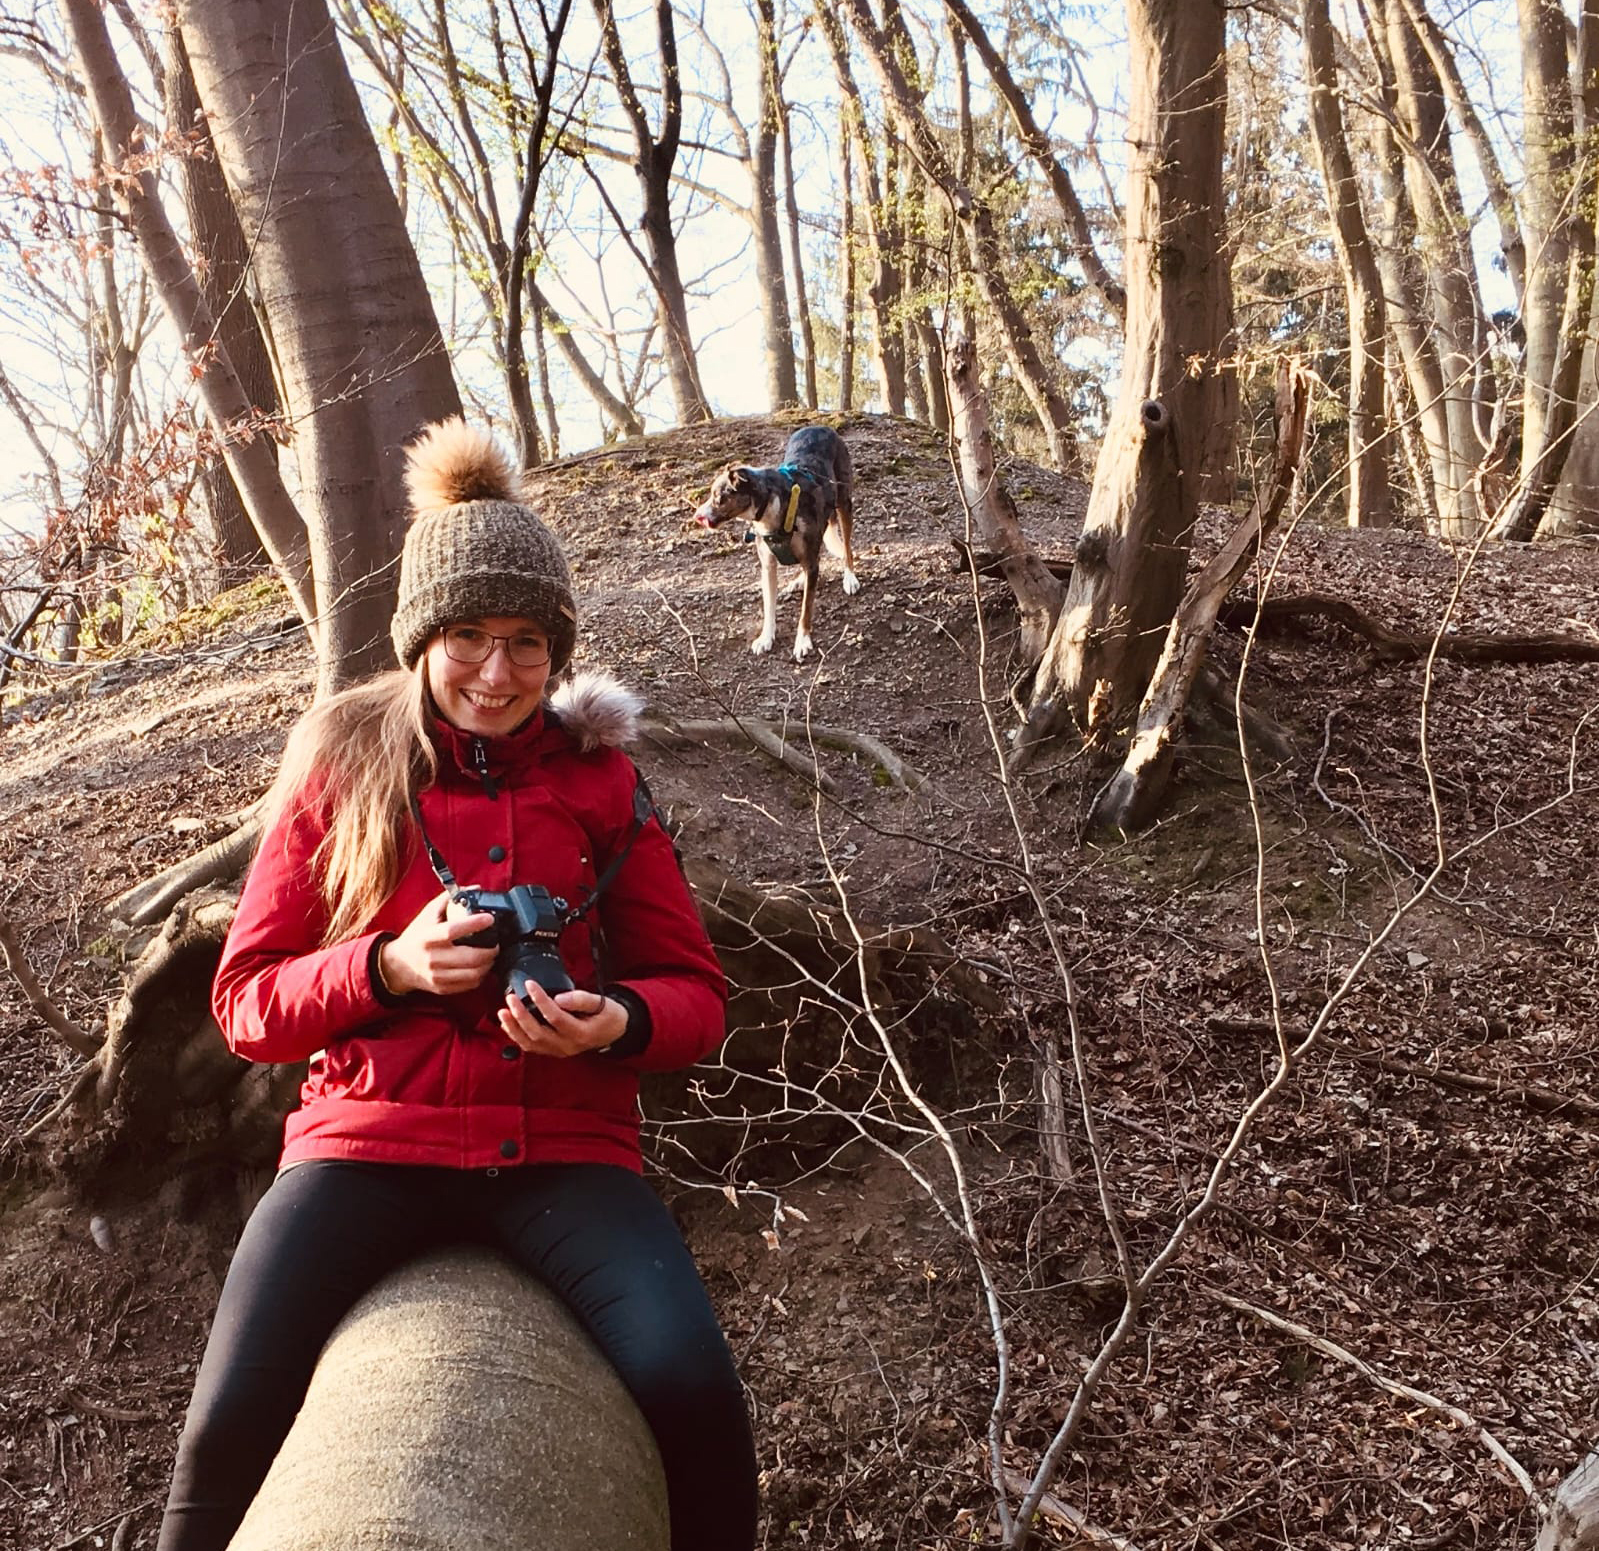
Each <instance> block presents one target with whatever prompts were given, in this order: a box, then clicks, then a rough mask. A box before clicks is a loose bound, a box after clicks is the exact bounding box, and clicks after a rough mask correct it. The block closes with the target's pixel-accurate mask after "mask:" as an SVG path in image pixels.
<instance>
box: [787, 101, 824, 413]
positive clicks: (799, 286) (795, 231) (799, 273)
mask: <svg viewBox="0 0 1599 1551" xmlns="http://www.w3.org/2000/svg"><path fill="white" fill-rule="evenodd" d="M778 110H779V112H780V113H781V114H782V133H783V211H784V214H785V215H786V217H787V219H788V247H789V263H790V267H791V268H792V269H793V271H794V310H795V313H796V314H797V316H798V320H799V334H800V344H801V346H802V347H803V349H804V352H805V407H806V408H807V409H816V408H818V407H819V404H820V399H819V397H818V394H817V386H816V330H815V328H814V327H813V326H812V324H811V303H810V297H809V296H808V295H807V294H806V291H805V253H804V250H803V249H802V248H801V246H800V216H799V198H798V196H797V194H796V192H795V188H794V133H793V131H794V126H793V122H792V116H791V115H790V113H789V107H788V103H787V102H786V101H784V100H783V99H782V98H781V97H780V98H779V99H778Z"/></svg>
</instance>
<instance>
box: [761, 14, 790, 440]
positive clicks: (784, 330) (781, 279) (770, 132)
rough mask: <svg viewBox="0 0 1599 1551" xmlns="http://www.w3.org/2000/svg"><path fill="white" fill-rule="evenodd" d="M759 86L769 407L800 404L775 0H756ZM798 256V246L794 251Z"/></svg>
mask: <svg viewBox="0 0 1599 1551" xmlns="http://www.w3.org/2000/svg"><path fill="white" fill-rule="evenodd" d="M755 14H756V47H757V50H758V52H759V60H760V62H759V71H760V75H759V86H758V90H757V93H756V110H755V143H754V146H753V151H754V156H753V158H752V160H751V163H750V176H751V181H752V187H751V190H750V192H751V196H752V198H751V201H750V205H751V208H750V214H751V216H752V217H753V218H754V221H753V224H754V228H755V285H756V289H757V290H758V291H759V292H760V304H761V327H762V330H763V332H764V333H765V336H766V349H765V355H766V393H767V397H768V398H769V399H770V400H771V404H772V408H773V409H789V408H792V407H793V406H794V405H796V404H798V403H799V379H798V375H797V374H796V372H795V368H794V320H793V317H792V315H791V314H790V312H789V307H788V279H787V276H786V275H785V273H784V270H783V235H782V224H781V221H780V219H779V207H778V203H777V141H778V136H779V135H780V134H781V132H782V127H783V106H782V83H781V82H780V81H779V80H778V78H777V24H776V21H775V18H774V6H773V0H755ZM796 256H797V250H796Z"/></svg>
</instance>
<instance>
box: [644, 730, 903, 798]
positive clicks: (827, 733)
mask: <svg viewBox="0 0 1599 1551" xmlns="http://www.w3.org/2000/svg"><path fill="white" fill-rule="evenodd" d="M641 730H642V731H643V732H644V733H645V734H646V735H647V736H649V737H654V738H659V739H660V740H661V741H663V742H676V743H735V744H736V743H753V744H754V745H755V747H756V748H758V749H760V750H761V752H762V753H763V754H768V755H770V756H771V757H772V758H773V759H775V760H776V761H777V762H778V764H780V765H782V766H784V767H785V768H786V769H789V770H792V771H794V772H795V774H797V775H800V776H803V777H804V778H805V779H806V780H807V781H811V782H813V783H814V784H815V785H817V786H819V787H820V788H821V789H822V791H824V792H826V793H827V794H828V795H829V796H836V795H837V792H838V783H837V782H836V781H834V780H833V778H832V777H831V776H829V775H828V774H827V772H826V771H824V770H822V769H821V768H820V767H819V766H818V765H817V764H816V762H815V761H814V760H812V759H811V758H810V757H809V756H808V755H807V754H806V753H805V752H804V751H803V749H801V748H798V747H796V746H795V744H794V742H793V741H791V739H792V737H793V736H797V735H799V734H803V735H804V737H805V738H806V740H807V741H808V742H811V743H818V744H821V745H822V746H823V747H824V748H835V749H842V750H843V751H844V752H845V753H849V754H859V755H861V756H862V757H863V758H865V759H867V760H870V761H871V763H872V764H873V765H874V766H876V767H877V768H878V769H880V770H882V772H883V773H884V774H885V775H886V776H887V777H888V779H889V781H890V782H892V784H893V785H895V786H898V787H900V788H901V789H902V790H904V791H908V792H912V791H916V790H918V789H919V788H921V787H922V786H925V785H926V784H927V777H926V776H925V775H923V774H922V773H921V772H920V771H918V770H916V769H914V768H913V767H912V766H910V765H908V764H906V763H905V761H904V760H902V759H901V758H900V757H899V756H898V755H897V754H895V753H894V752H893V750H892V749H890V748H889V747H888V746H887V745H886V744H884V743H882V742H881V741H879V740H878V739H876V738H874V737H872V736H871V735H870V734H869V733H864V732H855V731H853V730H852V729H850V728H847V727H822V726H818V725H816V724H815V723H789V724H786V726H784V727H778V726H776V725H774V724H773V723H771V722H768V721H764V720H763V719H762V718H760V717H758V716H728V717H712V718H706V719H698V718H689V717H665V716H647V717H645V718H644V720H643V722H642V724H641Z"/></svg>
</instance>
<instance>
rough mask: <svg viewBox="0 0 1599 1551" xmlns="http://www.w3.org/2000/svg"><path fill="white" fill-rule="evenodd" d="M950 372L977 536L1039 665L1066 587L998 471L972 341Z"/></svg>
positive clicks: (964, 342)
mask: <svg viewBox="0 0 1599 1551" xmlns="http://www.w3.org/2000/svg"><path fill="white" fill-rule="evenodd" d="M946 367H947V371H948V386H949V403H950V409H951V418H952V420H953V422H954V425H953V431H952V433H951V434H952V436H953V438H954V442H955V449H956V452H957V454H958V456H959V460H960V472H961V497H962V500H963V501H964V503H965V505H966V509H967V510H968V511H969V512H970V514H971V518H972V529H973V533H974V535H975V536H976V537H977V538H978V539H980V540H981V541H982V543H983V544H984V545H986V546H987V547H988V548H989V549H991V550H993V551H994V553H995V554H997V555H998V556H999V557H1000V570H1001V572H1002V574H1003V575H1004V577H1005V581H1006V583H1007V584H1008V585H1009V587H1010V590H1011V592H1012V593H1014V594H1015V597H1016V603H1017V607H1018V610H1019V611H1020V614H1021V624H1022V644H1021V658H1022V661H1023V662H1024V663H1034V662H1037V661H1038V659H1039V658H1040V657H1041V656H1042V655H1043V652H1044V647H1045V645H1046V644H1047V643H1048V641H1049V634H1050V631H1051V630H1052V629H1053V628H1054V625H1055V619H1056V616H1057V615H1058V614H1059V613H1060V600H1061V593H1062V588H1061V584H1060V582H1059V581H1057V580H1056V578H1055V577H1054V576H1053V575H1052V574H1051V573H1050V571H1049V569H1048V568H1047V567H1046V566H1045V565H1044V562H1043V561H1042V560H1040V559H1039V558H1038V555H1037V554H1036V553H1035V552H1034V550H1033V549H1032V548H1031V546H1030V545H1029V544H1028V542H1027V538H1026V536H1025V535H1024V534H1023V532H1022V525H1021V520H1020V519H1019V518H1018V517H1017V515H1016V507H1015V504H1014V503H1013V502H1012V501H1011V498H1010V493H1009V492H1008V491H1007V490H1006V489H1005V486H1004V484H1003V482H1002V481H1001V480H1000V477H999V472H998V470H997V468H996V467H995V461H994V435H993V431H992V429H991V428H990V425H989V417H988V396H987V395H986V394H985V393H984V392H983V386H982V383H981V382H979V381H978V377H977V350H976V348H975V346H974V345H973V344H972V342H971V340H970V339H968V338H966V337H965V336H964V335H958V336H956V337H955V338H954V339H952V340H951V341H950V343H949V349H948V352H947V356H946Z"/></svg>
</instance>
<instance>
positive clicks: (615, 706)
mask: <svg viewBox="0 0 1599 1551" xmlns="http://www.w3.org/2000/svg"><path fill="white" fill-rule="evenodd" d="M549 707H550V709H551V710H552V711H554V712H555V715H556V718H557V719H558V720H559V721H560V724H561V726H563V727H564V728H565V729H566V730H567V731H568V732H569V733H571V735H572V736H573V737H574V738H575V739H576V740H577V746H578V748H579V749H580V750H581V751H582V752H583V753H584V754H592V753H593V752H594V750H595V749H597V748H621V747H622V746H623V745H624V744H628V743H631V742H632V741H633V740H634V739H635V738H636V737H637V736H638V730H639V722H640V721H641V720H642V718H643V715H644V702H643V701H642V700H641V699H639V697H638V696H637V695H635V694H634V693H633V691H632V690H630V689H628V688H627V687H626V686H625V685H624V684H622V683H620V682H618V681H617V680H616V679H613V678H612V677H611V675H610V674H609V673H597V672H595V671H594V670H593V669H592V668H586V669H584V670H583V671H582V672H581V673H574V674H573V675H572V676H571V678H569V679H568V680H567V681H566V682H565V683H564V684H562V685H561V687H560V688H559V689H557V690H556V691H555V693H554V694H553V695H551V696H550V698H549Z"/></svg>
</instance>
